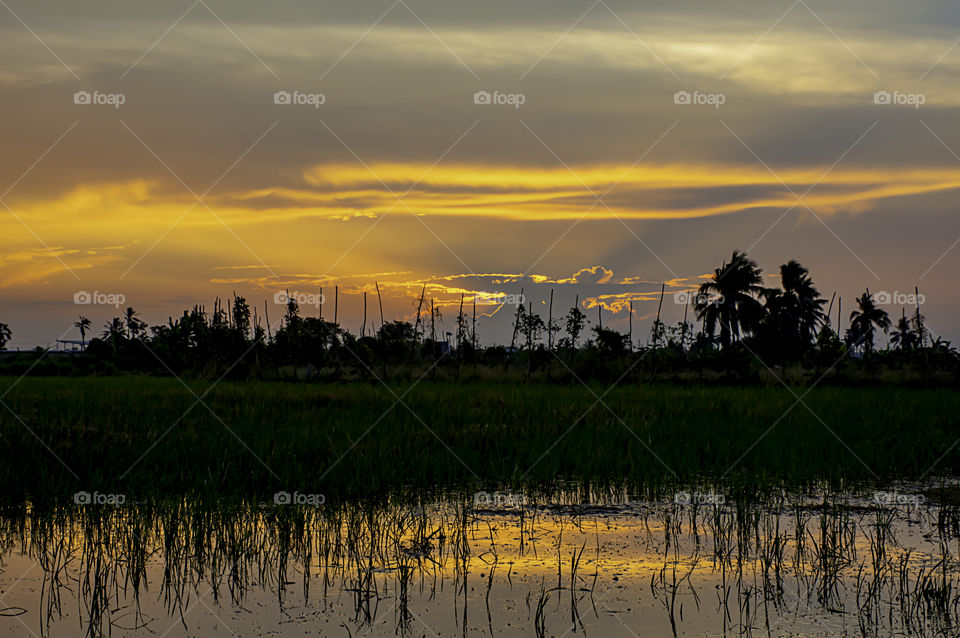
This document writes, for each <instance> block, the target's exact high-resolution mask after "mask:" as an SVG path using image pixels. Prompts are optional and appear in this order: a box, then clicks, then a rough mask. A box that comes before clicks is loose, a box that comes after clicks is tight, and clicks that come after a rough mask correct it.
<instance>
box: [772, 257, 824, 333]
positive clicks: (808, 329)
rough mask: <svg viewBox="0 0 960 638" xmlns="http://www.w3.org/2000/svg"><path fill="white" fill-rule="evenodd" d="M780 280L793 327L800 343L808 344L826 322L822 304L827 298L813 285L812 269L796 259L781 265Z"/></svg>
mask: <svg viewBox="0 0 960 638" xmlns="http://www.w3.org/2000/svg"><path fill="white" fill-rule="evenodd" d="M780 281H781V284H782V285H783V297H784V301H785V302H786V304H785V305H786V308H787V310H788V312H789V315H790V316H789V318H790V319H791V320H792V323H793V326H792V328H793V329H794V330H795V332H796V336H797V338H798V339H799V340H800V343H801V344H803V345H804V346H807V345H809V344H810V343H811V342H812V341H813V338H814V335H816V334H817V330H818V329H819V328H820V326H821V325H822V324H824V323H825V322H826V315H824V314H823V308H822V306H823V305H824V304H825V303H827V300H826V299H824V298H822V297H821V296H820V291H819V290H817V288H816V286H814V285H813V280H812V279H810V271H809V270H807V269H806V268H804V267H803V266H802V265H801V264H800V262H799V261H797V260H796V259H791V260H790V261H788V262H787V263H785V264H783V265H782V266H780Z"/></svg>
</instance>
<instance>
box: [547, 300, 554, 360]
mask: <svg viewBox="0 0 960 638" xmlns="http://www.w3.org/2000/svg"><path fill="white" fill-rule="evenodd" d="M548 317H549V319H547V349H548V350H550V352H553V288H551V289H550V310H549V315H548Z"/></svg>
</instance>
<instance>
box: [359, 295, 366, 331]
mask: <svg viewBox="0 0 960 638" xmlns="http://www.w3.org/2000/svg"><path fill="white" fill-rule="evenodd" d="M360 336H361V337H366V336H367V291H366V290H364V291H363V323H362V324H360Z"/></svg>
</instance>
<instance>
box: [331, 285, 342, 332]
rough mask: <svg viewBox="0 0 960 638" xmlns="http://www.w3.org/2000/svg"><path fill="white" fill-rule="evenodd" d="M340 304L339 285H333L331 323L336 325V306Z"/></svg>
mask: <svg viewBox="0 0 960 638" xmlns="http://www.w3.org/2000/svg"><path fill="white" fill-rule="evenodd" d="M339 305H340V286H334V287H333V325H337V310H339V308H338V307H337V306H339Z"/></svg>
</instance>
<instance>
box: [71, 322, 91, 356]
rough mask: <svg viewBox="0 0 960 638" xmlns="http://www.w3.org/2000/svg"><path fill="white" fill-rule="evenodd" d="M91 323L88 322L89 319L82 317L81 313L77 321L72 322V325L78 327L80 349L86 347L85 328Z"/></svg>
mask: <svg viewBox="0 0 960 638" xmlns="http://www.w3.org/2000/svg"><path fill="white" fill-rule="evenodd" d="M91 325H93V324H91V323H90V320H89V319H87V318H86V317H84V316H83V315H80V319H79V320H78V321H74V322H73V327H74V328H79V329H80V349H81V350H86V349H87V329H88V328H89V327H90V326H91Z"/></svg>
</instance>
